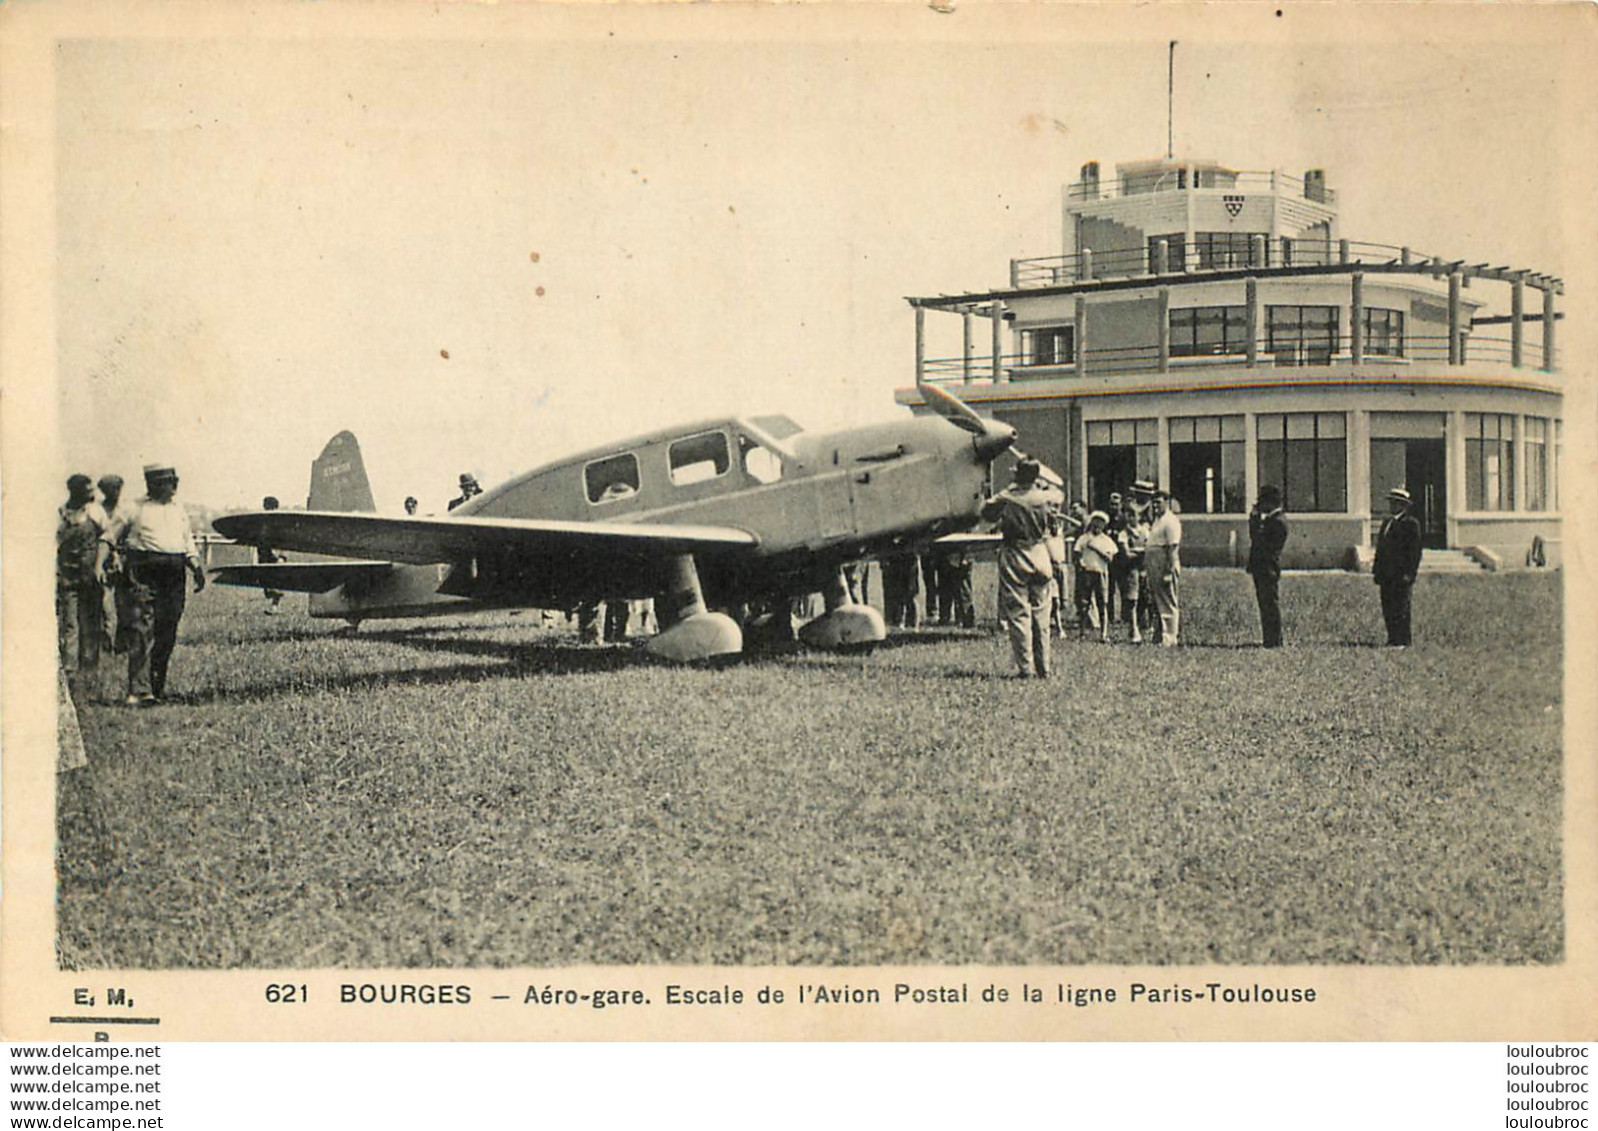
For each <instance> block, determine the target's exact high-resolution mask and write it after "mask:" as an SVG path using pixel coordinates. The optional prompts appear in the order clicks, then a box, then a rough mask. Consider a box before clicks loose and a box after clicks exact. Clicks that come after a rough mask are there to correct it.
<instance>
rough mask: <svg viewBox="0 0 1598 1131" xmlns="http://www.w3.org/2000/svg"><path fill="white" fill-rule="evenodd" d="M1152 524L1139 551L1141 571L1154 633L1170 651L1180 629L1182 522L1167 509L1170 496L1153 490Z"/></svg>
mask: <svg viewBox="0 0 1598 1131" xmlns="http://www.w3.org/2000/svg"><path fill="white" fill-rule="evenodd" d="M1149 514H1150V516H1151V517H1152V518H1153V520H1154V521H1153V523H1152V525H1150V527H1149V535H1148V542H1147V544H1146V546H1145V547H1144V551H1143V568H1144V571H1145V572H1146V573H1147V575H1148V579H1149V596H1150V598H1151V599H1152V600H1153V602H1154V613H1155V618H1154V625H1153V627H1154V630H1155V632H1156V633H1157V639H1158V642H1159V643H1160V644H1163V645H1164V646H1165V647H1167V648H1173V647H1175V646H1176V643H1177V632H1178V630H1179V629H1180V627H1181V619H1182V606H1181V596H1180V593H1181V591H1180V588H1179V586H1180V583H1181V578H1182V554H1181V550H1182V520H1181V519H1179V518H1177V517H1176V511H1175V510H1174V509H1173V508H1172V507H1171V496H1170V495H1169V494H1168V493H1166V492H1165V491H1156V492H1155V493H1154V497H1153V499H1151V500H1150V501H1149Z"/></svg>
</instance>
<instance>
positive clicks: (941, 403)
mask: <svg viewBox="0 0 1598 1131" xmlns="http://www.w3.org/2000/svg"><path fill="white" fill-rule="evenodd" d="M916 391H917V392H919V393H920V394H921V399H922V400H924V401H926V402H927V406H928V407H929V408H931V409H932V411H933V412H935V413H937V414H938V415H939V416H941V417H943V419H945V420H947V421H948V422H949V423H950V424H953V425H954V426H955V427H957V428H964V429H965V430H966V431H967V432H971V433H974V434H976V435H978V436H980V435H982V433H983V432H984V431H986V428H987V425H986V422H985V421H984V420H983V419H982V417H980V416H978V415H977V412H976V410H975V409H974V408H972V407H971V406H970V405H968V404H966V403H965V402H964V401H963V400H961V399H960V398H959V397H957V396H955V395H954V394H953V393H951V392H949V391H948V390H947V389H940V388H938V386H936V385H925V384H923V385H920V386H917V390H916Z"/></svg>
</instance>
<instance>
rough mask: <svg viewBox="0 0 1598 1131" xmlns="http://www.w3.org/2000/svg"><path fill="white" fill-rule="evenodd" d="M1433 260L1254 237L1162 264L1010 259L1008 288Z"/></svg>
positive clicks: (1105, 258) (1371, 247)
mask: <svg viewBox="0 0 1598 1131" xmlns="http://www.w3.org/2000/svg"><path fill="white" fill-rule="evenodd" d="M1432 258H1433V257H1432V256H1428V255H1424V254H1422V253H1420V252H1417V251H1415V250H1413V249H1411V248H1407V247H1398V246H1396V245H1393V244H1381V243H1363V242H1360V241H1356V240H1328V239H1293V238H1291V237H1287V236H1283V237H1282V238H1280V239H1278V240H1276V241H1275V242H1272V241H1271V240H1269V239H1265V238H1263V237H1262V238H1260V239H1259V240H1258V241H1257V242H1256V243H1254V244H1251V245H1250V246H1249V247H1248V248H1247V249H1246V250H1245V249H1243V248H1235V247H1228V248H1222V249H1217V250H1215V251H1211V250H1210V249H1207V248H1201V247H1187V248H1183V249H1181V251H1180V252H1179V251H1178V249H1177V247H1176V244H1175V242H1172V243H1170V244H1168V245H1167V247H1166V254H1165V259H1164V263H1163V272H1162V271H1161V267H1162V264H1161V263H1160V261H1159V260H1160V253H1159V252H1158V250H1156V249H1155V248H1154V247H1153V246H1149V247H1141V248H1125V249H1122V250H1118V251H1082V252H1077V253H1075V254H1073V255H1047V256H1041V257H1039V258H1034V259H1012V260H1011V261H1010V286H1011V288H1012V289H1014V290H1024V289H1028V288H1032V287H1057V286H1063V285H1067V284H1071V283H1082V282H1089V281H1091V280H1094V279H1124V278H1129V277H1132V276H1136V275H1155V274H1182V275H1190V276H1196V277H1202V276H1203V275H1204V274H1206V273H1209V272H1215V271H1238V270H1246V269H1248V268H1251V267H1253V268H1273V267H1327V266H1330V265H1332V264H1359V263H1368V264H1392V263H1417V264H1421V263H1426V262H1428V261H1429V260H1431V259H1432Z"/></svg>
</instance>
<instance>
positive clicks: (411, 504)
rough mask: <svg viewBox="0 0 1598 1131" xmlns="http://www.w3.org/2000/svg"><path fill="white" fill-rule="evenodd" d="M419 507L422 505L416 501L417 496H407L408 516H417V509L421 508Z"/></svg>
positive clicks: (406, 511)
mask: <svg viewBox="0 0 1598 1131" xmlns="http://www.w3.org/2000/svg"><path fill="white" fill-rule="evenodd" d="M419 506H421V504H420V503H418V502H417V501H416V496H415V495H406V496H405V513H406V514H415V513H416V508H417V507H419Z"/></svg>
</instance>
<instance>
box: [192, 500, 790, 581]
mask: <svg viewBox="0 0 1598 1131" xmlns="http://www.w3.org/2000/svg"><path fill="white" fill-rule="evenodd" d="M212 525H213V526H214V527H216V529H217V531H218V532H219V533H221V534H224V535H226V536H227V537H229V538H232V539H234V540H235V541H237V542H243V543H247V544H250V545H267V546H271V547H272V548H273V549H274V550H300V551H305V552H309V553H316V554H334V555H338V556H340V557H347V558H362V559H372V558H381V559H383V560H384V561H391V562H409V563H412V564H415V565H428V564H431V563H434V562H451V561H456V560H458V559H461V558H469V557H474V556H478V555H501V554H506V553H519V554H526V555H529V556H533V557H540V558H548V557H554V556H569V557H573V558H584V557H588V556H590V555H595V554H604V553H606V552H607V551H608V552H613V553H616V554H620V555H624V556H627V557H632V558H638V557H644V558H664V557H668V556H671V555H675V554H689V553H701V552H705V551H710V550H721V551H735V550H744V551H748V550H753V549H754V548H755V547H756V546H758V545H759V544H760V540H759V539H758V538H757V537H755V535H753V534H751V533H750V532H749V531H747V530H740V529H738V528H737V527H731V526H686V525H684V526H676V525H671V524H666V523H642V522H638V523H633V522H569V521H564V520H559V519H535V518H486V517H479V516H471V517H465V518H438V517H423V516H419V515H405V516H399V515H375V514H357V513H347V512H342V511H281V510H278V511H251V512H248V513H245V514H230V515H224V516H223V517H221V518H219V519H217V520H216V521H215V522H213V523H212ZM287 564H290V565H293V564H297V563H292V562H291V563H287ZM306 564H314V563H306ZM367 564H371V563H367ZM239 568H243V567H239ZM255 568H260V567H255ZM274 587H276V588H281V586H274Z"/></svg>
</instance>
